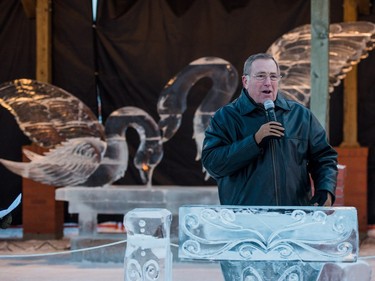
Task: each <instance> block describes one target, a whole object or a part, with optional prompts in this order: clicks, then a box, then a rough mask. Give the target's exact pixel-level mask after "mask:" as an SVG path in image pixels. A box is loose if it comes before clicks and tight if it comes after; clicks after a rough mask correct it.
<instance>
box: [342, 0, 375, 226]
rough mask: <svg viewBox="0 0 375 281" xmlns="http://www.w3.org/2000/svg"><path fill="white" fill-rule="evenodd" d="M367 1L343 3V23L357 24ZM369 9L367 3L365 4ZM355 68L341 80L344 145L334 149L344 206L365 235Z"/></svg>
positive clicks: (364, 182)
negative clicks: (349, 208) (341, 175)
mask: <svg viewBox="0 0 375 281" xmlns="http://www.w3.org/2000/svg"><path fill="white" fill-rule="evenodd" d="M365 1H367V0H344V21H346V22H349V21H356V20H357V13H358V7H362V10H365V6H366V5H365ZM367 4H368V7H369V3H368V1H367ZM357 84H358V80H357V67H356V66H354V67H353V69H352V70H351V71H350V72H349V73H348V74H347V75H346V78H345V80H344V120H343V122H344V123H343V142H342V143H341V144H340V146H339V147H338V148H336V150H337V152H338V154H339V163H340V164H342V165H345V166H346V169H347V172H346V178H345V191H344V192H345V198H344V202H345V206H354V207H356V208H357V210H358V222H359V230H360V231H361V232H363V233H364V232H366V231H367V224H368V223H367V173H368V165H367V158H368V148H367V147H360V145H359V143H358V116H357V114H358V91H357Z"/></svg>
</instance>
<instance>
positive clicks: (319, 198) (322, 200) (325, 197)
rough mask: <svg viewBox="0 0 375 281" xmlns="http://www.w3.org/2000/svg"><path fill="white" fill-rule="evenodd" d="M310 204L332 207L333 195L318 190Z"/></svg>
mask: <svg viewBox="0 0 375 281" xmlns="http://www.w3.org/2000/svg"><path fill="white" fill-rule="evenodd" d="M310 204H311V205H313V206H324V207H331V206H332V194H331V193H330V192H328V191H326V190H318V191H316V192H315V195H314V196H313V198H311V200H310Z"/></svg>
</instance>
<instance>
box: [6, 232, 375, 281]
mask: <svg viewBox="0 0 375 281" xmlns="http://www.w3.org/2000/svg"><path fill="white" fill-rule="evenodd" d="M72 235H76V229H74V228H66V229H65V232H64V238H63V239H61V240H48V241H46V240H44V241H42V240H28V241H24V240H22V229H21V228H12V229H7V230H0V280H1V281H47V280H48V281H63V280H64V281H65V280H69V281H78V280H79V281H86V280H90V281H106V280H111V281H124V268H123V264H121V263H92V262H74V261H72V259H71V257H70V254H66V253H68V252H69V250H70V237H71V236H72ZM60 252H66V253H65V254H57V255H56V253H60ZM359 256H360V259H361V260H365V261H366V262H367V263H369V264H370V265H371V267H372V271H373V273H374V274H373V276H372V279H371V280H372V281H375V276H374V275H375V235H374V233H372V232H369V233H368V236H367V237H366V238H365V239H363V241H362V243H361V247H360V255H359ZM185 280H186V281H191V280H194V281H223V277H222V275H221V271H220V267H219V265H218V264H217V263H182V262H175V263H174V264H173V281H185Z"/></svg>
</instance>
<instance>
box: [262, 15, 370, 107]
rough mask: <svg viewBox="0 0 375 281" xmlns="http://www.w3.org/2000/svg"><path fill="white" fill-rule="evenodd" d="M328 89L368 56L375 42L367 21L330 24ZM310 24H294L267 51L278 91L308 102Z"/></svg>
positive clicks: (291, 97)
mask: <svg viewBox="0 0 375 281" xmlns="http://www.w3.org/2000/svg"><path fill="white" fill-rule="evenodd" d="M327 36H329V92H330V93H331V92H333V90H334V87H335V86H338V85H339V84H340V82H341V80H342V79H344V78H345V76H346V74H347V73H348V72H349V71H350V70H351V69H352V67H353V65H356V64H358V63H359V62H360V60H362V59H364V58H366V57H367V56H368V52H369V51H371V50H373V48H374V46H375V45H374V44H375V24H374V23H372V22H367V21H357V22H341V23H333V24H330V29H329V34H328V35H327ZM310 43H311V25H310V24H306V25H303V26H300V27H297V28H295V29H293V30H291V31H290V32H288V33H286V34H284V35H283V36H281V37H280V38H279V39H277V40H276V41H275V42H274V43H273V44H272V45H271V46H270V47H269V48H268V50H267V53H269V54H271V55H272V56H273V57H274V58H275V59H276V60H277V61H278V63H279V65H280V71H281V75H282V77H283V78H282V79H281V80H280V86H279V89H280V91H281V92H282V93H283V94H284V95H285V96H286V97H287V98H289V99H293V100H296V101H298V102H300V103H302V104H303V105H305V106H309V105H310V89H311V83H310V82H311V79H310V55H311V46H310Z"/></svg>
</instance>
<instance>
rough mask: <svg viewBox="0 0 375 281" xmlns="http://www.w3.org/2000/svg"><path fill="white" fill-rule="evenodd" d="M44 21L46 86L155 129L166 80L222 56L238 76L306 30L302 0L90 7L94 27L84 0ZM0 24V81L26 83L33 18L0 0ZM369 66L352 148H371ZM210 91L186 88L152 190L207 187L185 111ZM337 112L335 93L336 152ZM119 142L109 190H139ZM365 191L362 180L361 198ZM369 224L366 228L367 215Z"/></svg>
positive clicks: (4, 141) (16, 150)
mask: <svg viewBox="0 0 375 281" xmlns="http://www.w3.org/2000/svg"><path fill="white" fill-rule="evenodd" d="M342 8H343V1H342V0H332V1H331V19H330V20H331V22H340V21H342V13H343V11H342ZM374 14H375V13H374V11H372V14H371V15H368V16H362V15H361V19H364V20H370V21H373V22H375V19H374ZM52 19H53V20H52V21H53V23H52V25H53V47H52V54H53V73H52V77H53V84H55V85H57V86H59V87H61V88H63V89H65V90H67V91H68V92H70V93H72V94H74V95H75V96H77V97H78V98H80V99H81V100H82V101H83V102H84V103H85V104H86V105H88V106H89V107H90V108H91V109H92V110H93V112H94V113H95V114H96V115H97V116H98V117H102V118H103V122H105V120H106V118H107V117H108V116H109V115H110V114H111V113H112V112H113V111H114V110H116V109H118V108H121V107H123V106H136V107H139V108H141V109H143V110H145V111H146V112H148V113H149V114H150V115H151V116H152V117H153V118H154V120H155V121H156V122H157V121H158V120H159V116H158V114H157V108H156V104H157V100H158V97H159V94H160V93H161V91H162V89H163V87H164V86H165V85H166V83H167V82H168V80H169V79H171V78H172V77H173V76H174V75H176V74H177V73H178V72H179V71H181V70H182V69H183V68H184V67H185V66H187V65H188V64H189V63H190V62H192V61H194V60H196V59H198V58H200V57H204V56H216V57H221V58H223V59H225V60H227V61H229V62H231V63H232V64H233V65H234V66H235V67H236V69H237V70H238V72H239V74H241V73H242V67H243V62H244V60H245V59H246V58H247V57H248V56H249V55H250V54H253V53H257V52H264V51H266V50H267V48H268V47H269V46H270V45H271V44H272V42H274V41H275V40H276V39H277V38H278V37H280V36H281V35H282V34H284V33H286V32H288V31H289V30H291V29H293V28H295V27H297V26H300V25H303V24H307V23H310V1H306V0H293V1H291V0H216V1H212V0H191V1H185V0H180V1H173V0H152V1H149V0H117V1H115V0H99V1H98V10H97V18H96V20H95V21H93V16H92V5H91V0H80V1H76V0H53V7H52ZM0 24H1V25H0V39H1V41H0V42H2V44H1V45H0V59H1V61H2V62H3V63H2V67H1V68H0V81H2V82H4V81H8V80H12V79H15V78H20V77H26V78H35V19H30V18H27V16H26V14H25V12H24V10H23V8H22V4H21V1H19V0H5V1H1V2H0ZM374 59H375V54H370V56H369V58H367V59H366V60H364V61H362V62H361V63H360V65H359V76H358V79H359V103H360V104H359V121H358V123H359V124H358V126H359V136H358V138H359V141H360V143H361V145H364V146H369V147H372V146H373V145H374V143H375V132H373V130H374V128H375V127H374V126H372V122H374V121H373V120H375V118H374V114H373V111H372V108H373V106H372V105H373V103H374V95H373V93H374V91H375V90H374V89H375V86H374V82H373V80H374V79H372V77H373V76H374V72H375V70H374V69H373V67H371V66H373V65H374V63H375V62H374ZM209 87H210V82H209V81H206V80H204V79H203V80H202V81H200V82H199V83H197V84H196V85H195V86H194V87H192V89H191V91H190V93H189V96H188V101H187V102H188V108H187V110H186V112H185V113H184V115H183V119H182V125H181V127H180V129H179V130H178V132H177V133H176V134H175V136H174V137H173V138H172V139H171V140H169V141H168V142H166V143H164V146H163V148H164V157H163V160H162V161H161V163H160V164H159V165H158V166H157V167H156V169H155V172H154V176H153V184H154V185H172V184H173V185H181V186H198V185H213V184H215V183H214V182H213V181H212V180H209V181H205V180H204V174H203V173H202V167H201V164H200V162H199V161H195V156H196V147H195V142H194V140H193V139H192V136H193V128H192V120H193V114H194V112H195V109H196V108H197V107H198V105H199V104H200V102H201V101H202V99H203V97H204V94H205V92H206V91H207V89H208V88H209ZM237 94H238V93H237ZM237 94H236V95H235V96H237ZM98 97H99V99H98ZM99 101H100V102H99ZM0 110H1V111H0V118H1V120H2V122H0V132H3V133H1V134H0V157H1V158H6V159H12V160H17V159H18V160H19V161H21V160H20V159H21V153H20V147H21V145H23V144H24V143H26V142H27V141H28V140H27V138H25V137H24V136H23V134H22V133H21V132H19V129H18V126H17V124H16V123H15V122H14V120H12V116H11V115H9V113H8V112H7V111H6V110H4V109H2V108H0ZM3 115H7V117H3ZM342 115H343V113H342V87H341V86H339V87H338V88H337V89H336V90H335V92H334V93H333V94H332V96H331V104H330V139H331V143H332V144H333V145H335V146H336V145H339V144H340V143H341V141H342ZM9 136H12V137H9ZM126 137H127V142H128V145H129V149H130V162H129V168H128V170H127V171H126V174H125V176H124V178H122V179H121V180H119V181H118V182H117V184H128V185H130V184H141V181H140V177H139V174H138V171H137V170H136V169H135V168H134V166H133V163H132V161H133V155H134V153H135V150H136V149H137V146H138V143H139V138H138V135H137V134H136V132H135V131H134V130H132V129H129V130H128V132H127V134H126ZM9 138H11V139H12V140H13V141H9ZM373 158H375V155H374V153H373V152H372V148H371V149H370V157H369V175H371V173H373V171H374V169H375V167H374V166H375V165H374V164H372V163H373V162H374V160H373ZM18 160H17V161H18ZM0 176H1V178H2V179H3V180H5V179H6V180H7V181H8V182H9V183H8V184H7V185H6V186H2V189H1V197H0V198H2V199H1V200H0V201H1V203H2V204H3V203H4V205H6V204H7V202H6V201H7V200H8V201H10V200H12V199H14V198H11V197H12V196H13V194H14V193H17V192H20V190H21V184H20V180H19V178H18V177H16V176H14V175H12V174H11V173H10V172H7V171H6V170H5V169H3V167H0ZM374 184H375V183H374V182H373V179H372V177H371V176H369V193H370V196H371V194H372V193H371V190H372V189H374V188H375V187H374ZM12 192H13V193H12ZM369 198H370V197H369ZM369 213H370V215H371V210H370V211H369ZM369 220H370V221H369V222H370V223H372V220H375V214H373V216H370V219H369Z"/></svg>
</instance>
